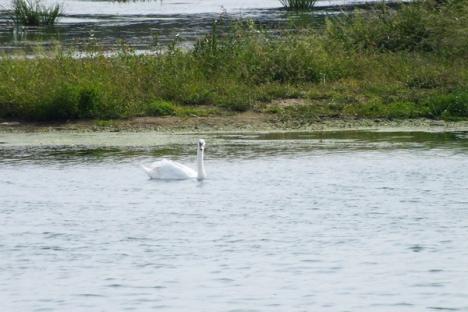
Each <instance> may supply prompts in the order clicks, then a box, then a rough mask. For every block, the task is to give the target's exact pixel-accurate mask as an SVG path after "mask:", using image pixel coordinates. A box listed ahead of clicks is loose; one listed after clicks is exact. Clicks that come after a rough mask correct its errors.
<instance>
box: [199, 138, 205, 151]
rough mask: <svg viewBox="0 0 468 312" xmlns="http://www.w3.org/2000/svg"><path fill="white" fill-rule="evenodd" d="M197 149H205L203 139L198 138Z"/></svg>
mask: <svg viewBox="0 0 468 312" xmlns="http://www.w3.org/2000/svg"><path fill="white" fill-rule="evenodd" d="M198 150H199V151H203V150H205V140H203V139H200V140H198Z"/></svg>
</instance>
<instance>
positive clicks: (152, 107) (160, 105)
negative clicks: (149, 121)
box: [146, 101, 176, 116]
mask: <svg viewBox="0 0 468 312" xmlns="http://www.w3.org/2000/svg"><path fill="white" fill-rule="evenodd" d="M146 114H148V115H150V116H173V115H175V114H176V107H175V106H174V104H172V103H170V102H165V101H154V102H151V103H149V104H148V107H147V109H146Z"/></svg>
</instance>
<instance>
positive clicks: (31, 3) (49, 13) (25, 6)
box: [11, 0, 61, 26]
mask: <svg viewBox="0 0 468 312" xmlns="http://www.w3.org/2000/svg"><path fill="white" fill-rule="evenodd" d="M12 5H13V12H12V13H11V15H12V19H13V21H14V22H15V24H16V25H23V26H51V25H54V24H55V22H56V21H57V19H58V17H59V15H60V13H61V6H60V5H59V4H56V5H54V6H51V7H46V6H45V5H43V4H42V3H41V2H40V0H13V1H12Z"/></svg>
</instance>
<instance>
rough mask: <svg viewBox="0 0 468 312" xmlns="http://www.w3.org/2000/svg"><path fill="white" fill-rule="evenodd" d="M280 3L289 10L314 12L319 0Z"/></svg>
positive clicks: (286, 0)
mask: <svg viewBox="0 0 468 312" xmlns="http://www.w3.org/2000/svg"><path fill="white" fill-rule="evenodd" d="M280 2H281V4H282V5H283V6H284V7H285V8H286V9H288V10H296V11H306V10H312V9H313V8H314V6H315V3H316V2H317V0H280Z"/></svg>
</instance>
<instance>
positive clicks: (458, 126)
mask: <svg viewBox="0 0 468 312" xmlns="http://www.w3.org/2000/svg"><path fill="white" fill-rule="evenodd" d="M347 129H348V130H386V129H387V130H398V131H467V130H468V121H444V120H430V119H405V120H384V119H348V120H344V119H322V120H318V121H312V122H309V123H300V124H299V123H298V124H295V123H294V122H288V123H284V122H280V121H278V120H277V119H276V118H275V117H274V116H271V115H268V114H262V113H254V112H247V113H241V114H235V115H230V116H209V117H136V118H129V119H118V120H84V121H82V120H81V121H69V122H53V123H51V122H47V123H36V122H18V121H5V120H0V132H60V131H66V132H70V131H71V132H120V131H126V132H146V131H155V132H162V133H176V132H178V133H197V132H248V131H256V132H277V131H331V130H347Z"/></svg>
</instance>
